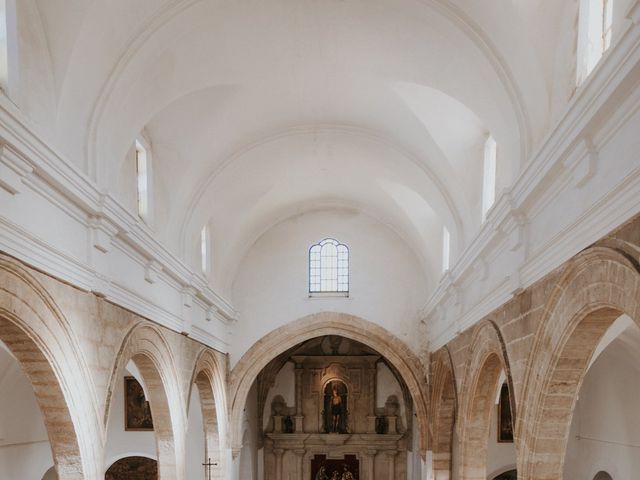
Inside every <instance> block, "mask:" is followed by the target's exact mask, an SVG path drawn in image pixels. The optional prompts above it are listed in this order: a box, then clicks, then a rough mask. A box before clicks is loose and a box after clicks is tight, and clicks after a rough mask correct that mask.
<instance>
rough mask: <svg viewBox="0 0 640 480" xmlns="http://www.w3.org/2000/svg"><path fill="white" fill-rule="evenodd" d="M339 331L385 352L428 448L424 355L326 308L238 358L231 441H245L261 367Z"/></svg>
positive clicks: (379, 330)
mask: <svg viewBox="0 0 640 480" xmlns="http://www.w3.org/2000/svg"><path fill="white" fill-rule="evenodd" d="M325 335H339V336H342V337H345V338H348V339H350V340H355V341H357V342H360V343H362V344H364V345H367V346H369V347H371V348H373V349H374V350H376V351H377V352H378V353H380V354H381V355H383V356H384V357H385V358H386V359H387V360H388V361H389V362H390V363H391V364H392V365H393V367H394V368H395V369H397V371H398V373H399V374H400V376H401V378H402V380H403V381H404V382H405V384H406V385H407V388H408V389H409V392H410V393H411V397H412V399H413V402H414V408H415V409H416V414H417V420H418V428H419V431H420V449H421V451H422V454H423V455H424V454H425V453H426V450H427V447H428V437H429V425H428V398H429V393H428V391H427V385H428V381H427V377H426V374H425V370H424V368H423V366H422V364H421V363H420V361H419V359H418V357H417V356H416V355H415V354H414V353H413V352H412V351H411V350H410V349H409V347H408V346H407V345H406V344H404V342H402V341H401V340H400V339H398V338H396V337H395V336H394V335H393V334H391V333H390V332H389V331H387V330H386V329H384V328H382V327H380V326H379V325H376V324H374V323H371V322H369V321H367V320H364V319H362V318H359V317H356V316H353V315H348V314H344V313H335V312H323V313H317V314H313V315H308V316H306V317H303V318H301V319H299V320H296V321H294V322H291V323H289V324H287V325H285V326H283V327H280V328H277V329H276V330H274V331H272V332H271V333H269V334H267V335H265V336H264V337H262V339H260V340H258V341H257V342H256V343H255V344H254V345H253V346H252V347H251V348H250V349H249V350H248V351H247V352H246V353H245V354H244V355H243V356H242V358H241V359H240V360H239V361H238V363H237V364H236V365H235V367H234V368H233V370H232V371H231V375H230V400H231V405H230V408H231V418H230V441H231V445H232V447H233V448H234V449H239V448H240V447H241V446H242V422H243V410H244V406H245V403H246V399H247V395H248V394H249V390H250V388H251V386H252V384H253V382H254V381H255V379H256V378H257V376H258V374H259V373H260V371H261V370H262V369H263V368H264V367H265V366H266V365H267V364H268V363H269V362H270V361H271V360H272V359H273V358H275V357H277V356H278V355H280V354H281V353H284V352H285V351H287V350H288V349H290V348H292V347H294V346H296V345H298V344H300V343H302V342H304V341H306V340H310V339H312V338H316V337H320V336H325Z"/></svg>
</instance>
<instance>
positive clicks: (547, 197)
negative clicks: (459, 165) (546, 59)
mask: <svg viewBox="0 0 640 480" xmlns="http://www.w3.org/2000/svg"><path fill="white" fill-rule="evenodd" d="M628 18H630V19H633V21H634V23H630V24H629V26H628V27H627V29H626V30H624V31H623V32H622V33H621V36H620V39H619V41H618V43H617V45H615V46H614V47H613V49H612V50H611V51H610V52H608V54H607V55H605V56H604V57H603V58H602V60H601V62H600V64H599V65H598V66H597V67H596V68H595V69H594V71H593V72H592V74H591V75H590V76H589V77H588V78H587V79H586V81H585V82H584V83H583V84H582V85H581V86H580V87H579V88H578V89H577V90H576V92H575V94H574V96H573V98H572V101H571V103H570V104H569V106H568V107H567V111H566V112H565V115H564V116H563V117H562V118H561V120H560V121H559V123H558V125H556V127H555V128H554V129H553V130H552V131H551V133H550V134H549V135H548V136H547V138H546V139H545V140H544V141H543V143H542V145H541V147H540V148H539V150H538V151H537V153H536V154H535V155H533V157H532V158H531V160H530V161H529V162H528V163H527V165H526V166H525V167H524V169H523V171H522V172H521V174H520V175H519V177H518V178H517V179H516V181H515V183H514V185H513V187H512V188H511V189H510V190H507V191H505V192H504V193H503V194H502V195H501V196H500V197H499V198H498V200H497V201H496V203H495V204H494V206H493V207H492V208H491V210H490V211H489V212H488V216H487V220H486V221H485V222H484V224H483V225H482V227H481V229H480V231H479V232H478V233H477V234H476V236H475V238H474V239H473V240H472V241H471V243H470V244H469V245H468V246H467V248H466V249H465V250H464V251H463V252H462V254H461V255H460V257H459V258H458V260H457V262H456V263H455V264H454V265H453V268H452V269H451V271H449V272H448V273H447V274H446V275H445V276H443V277H442V279H441V281H440V283H439V285H438V286H437V288H436V289H435V291H434V292H433V293H432V295H431V296H430V298H429V300H428V301H427V302H426V304H425V305H424V307H423V308H422V310H421V314H422V315H423V318H424V319H425V320H426V323H427V328H428V331H429V332H430V334H431V335H433V337H432V338H431V339H430V340H431V342H430V348H431V349H432V350H436V349H437V348H440V347H442V346H443V345H444V344H446V343H447V342H448V341H450V340H451V339H452V338H453V337H454V336H455V334H456V332H457V331H460V330H464V329H466V328H469V327H471V326H472V325H474V324H475V323H476V322H477V321H479V320H480V319H482V318H483V317H485V316H486V315H488V314H490V313H491V312H492V311H493V310H495V309H497V308H499V307H500V306H502V305H503V304H504V303H506V302H507V301H508V300H509V299H510V298H511V297H512V296H513V295H517V294H518V293H519V292H521V291H522V289H524V288H526V287H528V286H529V285H531V284H532V283H534V282H535V281H537V280H539V279H540V278H542V277H543V276H544V275H546V274H548V273H549V272H551V271H552V270H553V269H555V268H557V267H558V266H559V265H561V264H562V263H563V262H564V261H566V260H567V259H569V258H570V257H571V256H572V255H575V254H576V253H577V252H579V251H580V250H581V249H583V248H586V247H587V246H589V245H590V244H591V243H593V242H595V241H597V240H598V239H599V238H601V237H603V236H604V235H606V234H607V233H609V232H610V231H612V230H613V229H615V228H616V227H617V226H619V225H620V224H622V223H624V222H625V221H627V220H628V219H629V218H631V217H632V216H633V215H634V214H637V213H638V212H639V211H640V167H638V168H635V169H633V170H632V171H631V172H629V173H628V174H627V175H626V177H624V178H623V179H621V180H620V182H619V183H618V184H617V185H616V186H615V187H614V188H613V189H611V190H610V191H609V192H607V193H605V194H604V195H603V196H602V197H601V198H600V199H598V200H597V201H595V202H594V203H593V204H592V205H591V206H590V208H588V210H586V211H585V212H583V213H582V214H581V215H580V216H579V217H578V218H576V219H575V220H574V221H573V222H572V223H571V224H570V225H568V226H567V227H566V228H564V229H563V230H562V231H561V232H559V233H558V234H556V235H555V236H553V237H552V238H549V239H546V241H545V242H544V243H543V244H540V245H538V246H537V248H536V249H535V251H534V252H529V244H528V224H529V218H535V216H536V213H538V212H540V211H541V210H542V209H543V208H544V207H545V206H548V205H549V204H551V203H552V202H553V201H554V200H555V199H556V198H557V197H558V195H559V194H560V193H562V192H564V191H566V187H567V186H569V187H570V188H573V189H577V190H580V189H582V188H584V187H585V186H586V185H587V184H589V183H590V182H591V180H592V179H593V178H594V177H597V176H598V175H599V174H601V172H600V168H599V167H600V165H599V163H600V158H599V157H600V152H599V149H600V148H601V147H602V145H603V144H606V142H607V141H609V140H610V139H611V138H612V136H613V135H614V134H615V133H616V132H618V131H620V130H621V129H622V128H623V127H624V125H625V122H627V121H628V120H629V119H630V118H631V116H632V115H633V114H634V113H635V112H637V111H638V109H639V108H640V101H639V99H638V97H639V95H636V94H635V93H634V92H633V88H634V86H633V85H634V83H633V75H634V68H635V69H637V66H638V65H640V0H636V1H635V2H634V4H633V6H632V7H631V8H630V10H629V13H628ZM631 102H633V105H632V106H631V108H630V106H629V104H630V103H631ZM620 112H622V114H621V113H620ZM629 112H631V113H629ZM621 117H623V118H622V119H621ZM605 122H606V124H604V125H602V126H601V128H600V127H598V128H599V131H598V132H594V131H593V129H594V128H595V127H594V123H600V124H602V123H605ZM601 132H604V134H605V135H606V136H607V137H608V138H606V139H605V138H598V139H597V140H596V133H601ZM596 141H598V142H599V144H596ZM545 182H547V184H548V185H546V186H545V187H544V188H540V187H541V185H544V184H545ZM525 212H526V213H525ZM526 214H528V216H527V215H526ZM500 255H509V259H512V258H513V262H512V265H511V266H510V267H509V272H508V273H507V275H505V276H504V279H503V280H502V281H498V282H496V280H499V279H493V280H494V282H495V286H494V287H493V288H491V286H489V285H488V284H487V282H486V281H485V280H486V279H487V278H490V277H491V267H490V265H491V263H492V262H491V260H490V259H489V257H493V258H498V257H499V256H500ZM514 255H515V256H514ZM484 265H488V266H489V267H488V271H487V269H486V268H483V267H484ZM471 274H473V275H471ZM470 279H471V280H473V279H480V280H481V281H485V283H484V285H485V286H487V288H490V290H489V291H488V292H487V293H486V294H485V295H484V296H483V297H482V299H481V300H480V301H478V302H476V303H475V304H473V305H469V304H468V301H465V300H464V299H463V300H462V301H461V302H462V304H463V305H465V306H467V307H468V309H467V310H466V311H465V312H461V313H460V317H458V315H456V313H457V312H456V311H455V310H456V308H453V309H452V308H451V306H450V305H449V303H448V301H447V300H448V298H449V297H450V296H451V294H452V291H454V290H455V291H460V290H462V291H463V292H464V291H465V289H464V288H461V287H463V285H464V283H465V282H468V281H469V280H470ZM452 315H453V316H454V317H455V318H451V316H452Z"/></svg>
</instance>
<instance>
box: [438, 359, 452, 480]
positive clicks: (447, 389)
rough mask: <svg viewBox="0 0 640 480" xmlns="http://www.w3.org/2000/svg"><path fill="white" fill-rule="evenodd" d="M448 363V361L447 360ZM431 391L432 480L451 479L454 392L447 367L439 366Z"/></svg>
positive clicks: (450, 372)
mask: <svg viewBox="0 0 640 480" xmlns="http://www.w3.org/2000/svg"><path fill="white" fill-rule="evenodd" d="M447 362H448V359H447ZM439 367H440V368H439V369H438V371H437V372H436V375H435V380H434V390H433V397H432V398H433V405H434V408H433V411H432V415H433V419H434V426H433V475H434V480H450V479H451V478H452V467H453V463H452V459H453V435H454V425H455V416H456V390H455V388H456V387H455V383H454V377H453V372H452V370H451V368H450V367H449V365H447V366H443V365H442V364H440V365H439Z"/></svg>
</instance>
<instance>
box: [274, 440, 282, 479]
mask: <svg viewBox="0 0 640 480" xmlns="http://www.w3.org/2000/svg"><path fill="white" fill-rule="evenodd" d="M273 454H274V455H275V456H276V480H284V479H283V478H282V455H284V449H283V448H274V449H273Z"/></svg>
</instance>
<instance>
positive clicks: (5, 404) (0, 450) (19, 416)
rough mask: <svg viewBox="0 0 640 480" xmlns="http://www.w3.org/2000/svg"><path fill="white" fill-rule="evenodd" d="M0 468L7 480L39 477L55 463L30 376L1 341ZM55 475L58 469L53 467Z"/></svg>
mask: <svg viewBox="0 0 640 480" xmlns="http://www.w3.org/2000/svg"><path fill="white" fill-rule="evenodd" d="M0 372H2V373H1V374H0V465H1V466H2V468H1V470H2V472H1V473H2V478H3V479H4V480H21V479H24V478H40V476H41V475H42V472H44V471H45V470H47V468H48V467H50V466H51V465H52V464H53V456H52V453H51V444H50V443H49V437H48V434H47V428H46V426H45V423H44V418H43V416H42V412H41V411H40V407H39V405H38V400H37V398H36V396H35V394H34V390H33V387H32V385H31V382H30V381H29V378H28V377H27V375H26V374H25V373H24V372H23V370H22V367H21V365H20V363H19V362H18V360H17V359H16V357H15V356H14V355H13V354H12V353H11V352H10V350H9V348H8V347H7V346H6V345H5V344H4V343H3V342H1V341H0ZM49 470H52V471H53V472H54V474H55V475H56V477H55V478H56V479H57V474H56V473H55V468H54V467H51V468H50V469H49Z"/></svg>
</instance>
